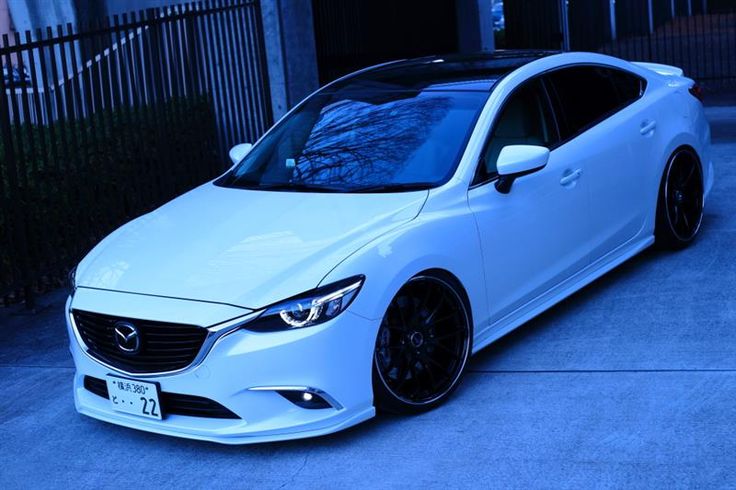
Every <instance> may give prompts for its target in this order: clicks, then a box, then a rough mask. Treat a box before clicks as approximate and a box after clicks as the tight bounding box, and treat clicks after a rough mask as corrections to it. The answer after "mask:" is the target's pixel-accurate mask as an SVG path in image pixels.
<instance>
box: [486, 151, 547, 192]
mask: <svg viewBox="0 0 736 490" xmlns="http://www.w3.org/2000/svg"><path fill="white" fill-rule="evenodd" d="M548 160H549V149H548V148H545V147H543V146H533V145H510V146H504V147H503V149H502V150H501V153H500V154H499V155H498V161H497V162H496V170H497V171H498V176H499V178H498V180H497V181H496V190H497V191H498V192H500V193H501V194H508V193H509V192H510V191H511V186H512V185H513V183H514V180H516V179H517V178H518V177H521V176H522V175H528V174H530V173H533V172H536V171H537V170H540V169H542V168H544V167H545V165H547V161H548Z"/></svg>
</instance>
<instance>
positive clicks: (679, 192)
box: [654, 149, 704, 249]
mask: <svg viewBox="0 0 736 490" xmlns="http://www.w3.org/2000/svg"><path fill="white" fill-rule="evenodd" d="M703 195H704V194H703V172H702V170H701V167H700V162H699V161H698V158H697V156H696V155H695V154H694V153H693V152H692V151H690V150H687V149H682V150H678V151H677V152H676V153H675V154H674V155H672V157H671V158H670V161H669V163H668V164H667V167H666V168H665V172H664V175H663V176H662V182H661V184H660V189H659V200H658V201H657V223H656V228H655V232H654V235H655V238H656V243H657V245H659V246H660V247H663V248H670V249H680V248H684V247H686V246H687V245H689V244H690V243H692V241H693V240H694V239H695V237H696V236H697V234H698V231H699V230H700V224H701V223H702V221H703Z"/></svg>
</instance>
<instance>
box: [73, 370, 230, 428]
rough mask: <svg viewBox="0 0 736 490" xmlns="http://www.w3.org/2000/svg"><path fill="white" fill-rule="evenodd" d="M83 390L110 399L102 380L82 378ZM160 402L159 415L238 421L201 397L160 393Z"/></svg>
mask: <svg viewBox="0 0 736 490" xmlns="http://www.w3.org/2000/svg"><path fill="white" fill-rule="evenodd" d="M84 388H85V389H86V390H87V391H89V392H90V393H94V394H95V395H97V396H101V397H102V398H108V399H109V398H110V396H109V394H108V393H107V383H106V382H105V380H104V379H98V378H93V377H91V376H85V377H84ZM158 397H159V401H160V402H161V413H162V414H164V416H165V415H167V414H175V415H186V416H188V417H207V418H211V419H239V418H240V417H238V416H237V415H235V414H234V413H233V412H231V411H230V410H228V409H227V408H225V407H223V406H222V405H220V404H219V403H217V402H216V401H214V400H210V399H209V398H203V397H201V396H193V395H182V394H179V393H167V392H165V391H164V392H161V393H159V394H158Z"/></svg>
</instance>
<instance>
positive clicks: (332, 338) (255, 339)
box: [66, 288, 379, 444]
mask: <svg viewBox="0 0 736 490" xmlns="http://www.w3.org/2000/svg"><path fill="white" fill-rule="evenodd" d="M72 307H73V308H77V309H80V310H85V311H92V312H95V313H102V314H108V315H115V316H121V317H128V318H142V319H147V320H156V321H181V320H182V318H184V317H186V318H188V319H189V323H193V322H194V320H195V319H196V320H197V321H198V322H199V323H197V324H199V325H203V324H204V323H202V322H208V323H207V324H209V325H214V324H217V323H220V322H224V321H226V320H230V319H231V318H233V317H235V316H237V314H240V315H242V314H243V312H242V311H236V310H234V309H232V308H235V307H228V306H224V305H214V304H211V303H200V302H194V301H187V300H178V299H169V298H152V297H148V296H141V295H132V294H127V293H118V292H109V291H98V290H88V289H84V288H79V289H78V290H77V292H76V294H75V296H74V298H73V299H71V298H70V300H69V301H68V302H67V312H69V311H70V309H71V308H72ZM66 316H67V328H68V330H69V337H70V339H71V343H70V349H71V352H72V356H73V358H74V363H75V366H76V374H75V377H74V400H75V405H76V408H77V411H78V412H79V413H82V414H84V415H88V416H90V417H94V418H96V419H100V420H104V421H106V422H111V423H114V424H118V425H122V426H126V427H130V428H134V429H140V430H145V431H149V432H155V433H159V434H166V435H173V436H179V437H186V438H191V439H200V440H207V441H213V442H219V443H225V444H244V443H252V442H265V441H277V440H285V439H297V438H304V437H312V436H318V435H323V434H328V433H332V432H336V431H338V430H341V429H344V428H347V427H349V426H351V425H354V424H357V423H359V422H361V421H364V420H366V419H368V418H370V417H372V416H373V415H374V414H375V409H374V407H373V393H372V385H371V362H372V355H373V346H374V343H375V335H376V332H377V330H378V323H379V321H377V320H366V319H364V318H362V317H360V316H358V315H355V314H352V313H351V312H350V311H349V310H348V311H346V312H344V313H343V314H341V315H340V316H338V317H337V318H335V319H334V320H332V321H330V322H327V323H324V324H322V325H318V326H315V327H309V328H305V329H303V330H295V331H289V332H275V333H254V332H249V331H247V330H244V329H237V330H234V331H232V332H230V333H227V334H225V335H223V336H222V337H220V338H219V339H218V340H217V341H216V342H215V343H214V344H213V345H212V347H211V348H210V350H209V352H208V353H207V355H206V356H205V357H204V358H203V359H202V360H201V362H200V363H199V364H197V365H193V366H192V367H190V368H187V369H185V370H183V371H181V372H177V373H173V374H168V375H166V374H164V375H157V376H150V375H145V376H141V375H126V374H123V373H121V372H119V371H117V370H115V369H111V368H109V367H106V366H105V365H103V364H102V363H100V362H98V361H96V360H95V359H93V358H92V357H90V355H88V354H87V353H86V349H85V347H84V346H83V345H82V344H81V343H80V341H79V340H78V338H77V336H76V335H75V332H74V326H73V324H72V321H71V319H70V316H69V315H68V314H67V315H66ZM167 316H168V317H171V316H176V317H177V318H174V319H169V320H167V318H166V317H167ZM193 317H195V318H193ZM108 374H114V375H116V376H123V377H128V378H130V379H141V380H144V381H149V382H157V383H159V386H160V389H161V391H162V392H169V393H177V394H183V395H193V396H199V397H205V398H209V399H210V400H213V401H215V402H217V403H219V404H221V405H223V406H224V407H226V408H227V409H229V410H230V411H232V412H234V413H235V414H236V415H238V417H240V418H238V419H214V418H206V417H192V416H184V415H174V414H168V415H167V414H164V418H163V420H161V421H158V420H152V419H147V418H143V417H139V416H136V415H130V414H126V413H121V412H117V411H114V410H112V408H111V405H110V402H109V400H107V399H106V398H103V397H101V396H98V395H96V394H94V393H92V392H90V391H88V390H87V389H86V388H85V387H84V377H85V376H91V377H94V378H99V379H104V378H105V376H106V375H108ZM284 386H308V387H313V388H316V389H319V390H321V391H323V392H325V393H326V394H327V395H329V397H330V398H331V399H334V401H336V402H337V403H336V405H337V406H338V408H324V409H317V410H314V409H305V408H301V407H299V406H297V405H295V404H294V403H292V402H290V401H288V400H287V399H286V398H284V397H283V396H281V395H279V394H278V393H277V392H276V391H274V390H270V389H266V390H263V389H262V388H264V387H284Z"/></svg>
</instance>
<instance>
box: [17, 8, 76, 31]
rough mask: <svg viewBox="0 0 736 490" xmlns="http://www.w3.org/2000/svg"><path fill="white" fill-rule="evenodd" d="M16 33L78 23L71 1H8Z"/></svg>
mask: <svg viewBox="0 0 736 490" xmlns="http://www.w3.org/2000/svg"><path fill="white" fill-rule="evenodd" d="M7 1H8V7H9V9H10V15H11V16H12V18H13V24H14V26H15V30H16V31H20V32H23V31H25V30H27V29H29V30H34V29H36V28H38V27H42V28H43V27H46V26H56V25H58V24H66V23H67V22H76V20H77V17H76V12H75V7H74V4H73V2H72V1H71V0H7Z"/></svg>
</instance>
